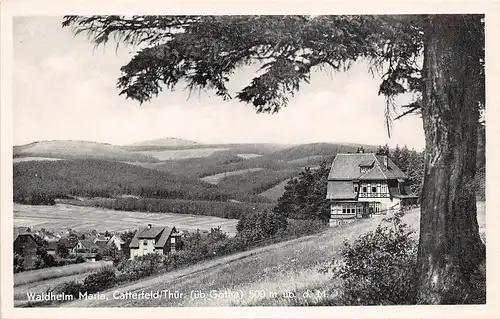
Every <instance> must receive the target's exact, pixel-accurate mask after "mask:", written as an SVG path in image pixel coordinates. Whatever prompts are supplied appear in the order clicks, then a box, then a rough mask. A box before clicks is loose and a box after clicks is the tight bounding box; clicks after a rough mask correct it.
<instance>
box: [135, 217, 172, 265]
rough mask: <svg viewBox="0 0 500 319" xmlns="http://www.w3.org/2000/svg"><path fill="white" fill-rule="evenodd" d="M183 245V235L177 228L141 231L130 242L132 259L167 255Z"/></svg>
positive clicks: (145, 229)
mask: <svg viewBox="0 0 500 319" xmlns="http://www.w3.org/2000/svg"><path fill="white" fill-rule="evenodd" d="M180 245H181V235H180V234H179V233H178V232H177V230H176V228H175V227H172V228H170V227H153V226H152V225H151V224H148V226H147V227H146V228H143V229H139V230H138V231H137V232H136V233H135V236H134V237H133V238H132V241H131V242H130V245H129V248H130V258H131V259H132V260H134V258H136V257H139V256H144V255H147V254H153V253H156V254H160V255H166V254H168V253H172V252H175V251H177V250H178V249H179V248H180Z"/></svg>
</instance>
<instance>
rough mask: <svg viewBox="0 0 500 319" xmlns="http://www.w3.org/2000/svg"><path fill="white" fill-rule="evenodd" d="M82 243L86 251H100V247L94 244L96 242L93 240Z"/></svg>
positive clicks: (84, 240) (83, 240)
mask: <svg viewBox="0 0 500 319" xmlns="http://www.w3.org/2000/svg"><path fill="white" fill-rule="evenodd" d="M80 243H81V244H82V246H83V247H85V248H86V249H99V246H98V245H96V244H94V242H93V241H92V240H91V239H81V240H80Z"/></svg>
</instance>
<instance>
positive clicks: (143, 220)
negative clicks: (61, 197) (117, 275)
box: [14, 203, 238, 235]
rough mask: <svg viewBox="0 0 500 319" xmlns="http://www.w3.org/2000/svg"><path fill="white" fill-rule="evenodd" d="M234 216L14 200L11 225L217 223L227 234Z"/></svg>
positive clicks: (85, 227) (86, 227)
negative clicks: (43, 203) (197, 214)
mask: <svg viewBox="0 0 500 319" xmlns="http://www.w3.org/2000/svg"><path fill="white" fill-rule="evenodd" d="M237 223H238V220H236V219H226V218H218V217H211V216H195V215H185V214H169V213H142V212H126V211H118V210H107V209H101V208H94V207H80V206H72V205H64V204H57V205H54V206H39V205H37V206H33V205H21V204H16V203H14V226H15V227H17V226H28V227H31V228H36V229H40V228H45V229H48V230H51V231H53V232H57V231H63V230H67V229H68V228H71V229H74V230H77V231H91V230H93V229H95V230H97V231H102V232H104V231H106V230H108V231H110V232H123V231H126V230H130V229H137V228H139V227H143V226H144V225H146V224H153V225H156V226H176V228H177V229H179V230H187V231H196V230H197V229H200V230H208V231H210V229H211V228H212V227H218V226H220V227H221V229H222V230H223V231H225V232H227V233H228V234H230V235H234V234H235V233H236V224H237Z"/></svg>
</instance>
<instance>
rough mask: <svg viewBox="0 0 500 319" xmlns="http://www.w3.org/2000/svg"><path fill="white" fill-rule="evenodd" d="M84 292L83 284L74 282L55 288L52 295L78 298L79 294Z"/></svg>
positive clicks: (67, 282) (64, 283)
mask: <svg viewBox="0 0 500 319" xmlns="http://www.w3.org/2000/svg"><path fill="white" fill-rule="evenodd" d="M85 291H86V289H85V286H84V285H83V283H81V282H77V281H74V280H71V281H66V282H63V283H61V284H59V285H57V286H55V287H54V290H53V292H54V294H66V295H72V296H73V297H74V298H78V297H79V294H80V292H81V293H84V292H85Z"/></svg>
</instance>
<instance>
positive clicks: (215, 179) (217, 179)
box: [201, 167, 263, 185]
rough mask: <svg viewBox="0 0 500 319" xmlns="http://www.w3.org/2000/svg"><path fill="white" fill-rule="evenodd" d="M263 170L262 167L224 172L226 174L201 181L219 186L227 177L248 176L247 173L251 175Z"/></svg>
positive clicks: (204, 178) (208, 177) (207, 177)
mask: <svg viewBox="0 0 500 319" xmlns="http://www.w3.org/2000/svg"><path fill="white" fill-rule="evenodd" d="M261 170H263V168H261V167H256V168H248V169H240V170H237V171H231V172H224V173H220V174H215V175H210V176H205V177H203V178H201V180H202V181H204V182H207V183H209V184H212V185H217V184H219V182H220V181H221V180H222V179H223V178H225V177H228V176H234V175H241V174H246V173H251V172H258V171H261Z"/></svg>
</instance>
